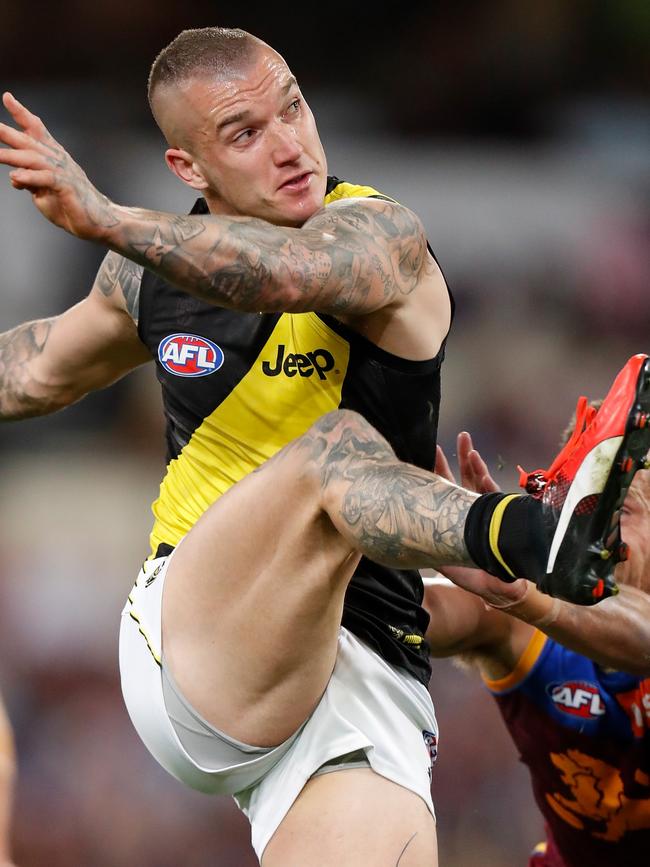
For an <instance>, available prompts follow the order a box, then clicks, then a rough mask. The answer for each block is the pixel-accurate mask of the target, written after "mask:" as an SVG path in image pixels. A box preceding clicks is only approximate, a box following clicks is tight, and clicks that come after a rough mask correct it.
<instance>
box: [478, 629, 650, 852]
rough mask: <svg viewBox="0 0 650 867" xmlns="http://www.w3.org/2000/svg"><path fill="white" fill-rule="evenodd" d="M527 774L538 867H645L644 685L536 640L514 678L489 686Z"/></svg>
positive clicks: (649, 831)
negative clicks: (537, 827) (542, 830)
mask: <svg viewBox="0 0 650 867" xmlns="http://www.w3.org/2000/svg"><path fill="white" fill-rule="evenodd" d="M486 684H487V686H488V688H489V689H490V691H491V692H492V694H493V696H494V698H495V699H496V702H497V704H498V706H499V710H500V711H501V714H502V716H503V719H504V720H505V723H506V725H507V726H508V729H509V731H510V734H511V736H512V739H513V740H514V742H515V744H516V746H517V748H518V750H519V753H520V756H521V760H522V761H523V762H524V764H525V765H527V766H528V768H529V770H530V775H531V780H532V784H533V792H534V795H535V800H536V801H537V805H538V806H539V808H540V810H541V811H542V813H543V815H544V819H545V823H546V828H547V834H548V843H547V846H546V852H545V854H544V852H543V850H544V847H543V846H542V847H540V851H539V854H538V855H536V856H534V857H533V858H532V859H531V862H530V863H531V865H532V864H539V865H544V867H614V865H616V867H647V865H648V864H650V678H642V677H635V676H633V675H629V674H623V673H622V672H619V671H610V670H606V669H602V668H600V666H598V665H596V663H594V662H591V660H589V659H587V658H586V657H584V656H581V655H580V654H578V653H574V652H573V651H571V650H567V649H566V648H565V647H562V646H561V645H560V644H557V643H556V642H555V641H553V640H552V639H550V638H547V637H546V636H544V635H542V633H541V632H537V631H536V632H535V634H534V636H533V638H532V639H531V641H530V643H529V645H528V648H527V649H526V651H525V653H524V655H523V656H522V658H521V660H520V661H519V663H518V665H517V667H516V669H515V670H514V672H512V674H510V675H509V676H508V677H505V678H503V679H501V680H498V681H486Z"/></svg>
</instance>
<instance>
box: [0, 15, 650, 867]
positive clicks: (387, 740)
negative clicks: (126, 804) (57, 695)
mask: <svg viewBox="0 0 650 867" xmlns="http://www.w3.org/2000/svg"><path fill="white" fill-rule="evenodd" d="M149 94H150V101H151V106H152V109H153V112H154V115H155V117H156V120H157V121H158V123H159V125H160V127H161V129H162V130H163V133H164V134H165V136H166V138H167V141H168V144H169V148H168V150H167V151H166V160H167V164H168V166H169V167H170V169H171V170H172V171H173V172H174V173H175V174H176V175H177V176H178V177H179V178H181V180H183V181H184V182H185V183H186V184H188V185H189V186H190V187H191V188H193V189H194V190H197V191H200V192H201V193H202V194H203V196H204V199H201V200H200V201H199V202H198V203H197V205H196V207H195V209H194V213H193V215H191V216H189V217H179V216H172V215H168V214H161V213H155V212H148V211H142V210H139V209H132V208H122V207H120V206H117V205H115V204H114V203H112V202H111V201H110V200H109V199H107V198H106V197H105V196H104V195H102V194H101V193H99V192H98V191H97V190H96V189H95V188H94V187H93V186H92V184H91V183H90V182H89V181H88V179H87V178H86V176H85V175H84V174H83V172H82V170H81V169H80V168H79V166H77V165H76V163H74V161H73V160H72V159H71V158H70V156H69V155H68V154H67V153H66V152H65V150H64V149H63V148H62V147H61V146H60V145H59V144H58V143H57V142H56V141H55V140H54V139H53V138H52V137H51V135H50V134H49V132H48V131H47V129H46V128H45V127H44V126H43V124H42V123H41V121H40V120H39V119H38V118H36V117H35V116H34V115H32V114H31V113H30V112H29V111H28V110H27V109H26V108H24V107H23V106H22V105H20V103H18V102H17V101H16V100H15V99H14V98H13V97H12V96H10V95H9V94H6V95H5V97H4V104H5V106H6V108H7V109H8V110H9V112H10V114H11V115H12V117H13V119H14V121H15V123H16V125H17V126H18V127H19V129H14V128H12V127H10V126H7V125H0V140H1V141H2V142H3V143H4V144H5V145H7V148H6V149H4V150H2V151H0V161H1V162H4V163H6V164H8V165H11V166H13V170H12V172H11V173H10V177H11V181H12V184H13V185H14V187H16V188H18V189H27V190H29V191H30V192H31V193H32V196H33V200H34V203H35V204H36V206H37V207H38V208H39V209H40V210H41V211H42V213H43V214H45V216H47V217H48V218H49V219H50V220H52V221H53V222H54V223H55V224H57V225H60V226H62V227H64V228H66V229H67V230H68V231H71V232H72V233H73V234H76V235H77V236H79V237H81V238H86V239H89V240H94V241H97V242H99V243H102V244H105V245H106V246H108V247H110V248H111V249H112V250H113V251H119V253H121V254H123V255H125V256H126V257H127V259H132V260H133V262H134V263H135V264H132V262H130V261H127V259H124V258H122V256H121V255H116V254H115V253H114V252H113V253H109V255H108V256H107V258H106V260H105V261H104V264H103V266H102V268H101V270H100V273H99V275H98V277H97V280H96V283H95V285H94V287H93V290H92V291H91V293H90V295H89V297H88V298H87V299H85V300H84V301H82V302H81V303H80V304H78V305H77V306H76V307H74V308H72V309H71V310H69V311H67V312H66V313H64V314H62V315H61V316H59V317H56V318H54V319H51V320H46V321H43V322H37V323H28V324H26V325H24V326H20V327H19V328H17V329H14V331H13V332H10V333H9V334H7V335H4V336H3V337H2V338H0V417H5V418H16V417H24V416H28V415H36V414H40V413H45V412H49V411H53V410H55V409H58V408H60V407H62V406H66V405H67V404H69V403H71V402H72V401H74V400H77V399H79V398H80V397H82V396H83V395H84V394H85V393H86V392H87V391H89V390H90V389H93V388H98V387H102V386H104V385H106V384H108V383H109V382H112V381H113V380H114V379H116V378H117V377H119V376H121V375H123V374H124V373H126V372H128V371H129V370H131V369H132V368H134V367H136V366H137V365H139V364H142V363H145V362H146V361H147V360H149V359H151V357H154V358H155V359H156V362H157V370H158V374H159V378H160V380H161V383H162V385H163V394H164V401H165V411H166V414H167V422H168V444H169V458H170V460H169V464H168V469H167V474H166V476H165V478H164V480H163V482H162V485H161V490H160V497H159V499H158V500H157V502H156V503H155V504H154V515H155V524H154V528H153V532H152V536H151V545H152V559H150V560H149V561H148V562H147V563H146V564H145V567H144V569H143V571H142V573H141V575H140V576H139V578H138V581H137V583H136V585H135V587H134V589H133V592H132V593H131V595H130V597H129V601H128V604H127V606H126V608H125V612H124V617H123V624H122V632H121V651H120V653H121V671H122V682H123V691H124V694H125V698H126V702H127V706H128V708H129V712H130V714H131V717H132V719H133V721H134V724H135V726H136V728H137V729H138V731H139V733H140V735H141V736H142V738H143V740H144V742H145V743H146V744H147V746H148V747H149V749H150V750H151V751H152V753H153V754H154V755H155V756H156V757H157V758H158V760H159V761H160V762H161V763H162V764H163V765H164V766H165V767H166V768H167V769H168V770H169V771H170V772H171V773H173V774H175V775H176V776H178V777H179V778H180V779H183V780H184V781H185V782H187V783H188V784H189V785H192V786H195V787H196V788H200V789H204V790H206V791H212V792H232V793H236V794H237V800H238V802H239V804H240V805H241V807H242V808H243V809H244V810H245V812H246V813H247V815H248V816H249V818H250V820H251V823H252V833H253V844H254V846H255V849H256V851H257V852H258V855H260V857H262V854H263V858H264V864H265V867H274V865H277V864H282V865H287V864H296V865H297V864H300V865H305V864H318V865H329V864H337V865H341V867H344V865H348V864H349V865H352V864H355V865H356V864H358V863H365V864H381V863H390V864H394V863H395V864H396V863H399V864H400V867H409V865H426V867H431V865H432V864H434V863H436V854H435V849H436V846H435V825H434V822H433V806H432V803H431V795H430V786H429V770H430V761H431V749H432V745H433V743H434V741H435V736H436V723H435V717H434V714H433V708H432V706H431V703H430V698H429V695H428V692H427V689H426V683H427V681H428V676H429V666H428V661H427V655H426V651H425V649H424V644H423V639H422V636H423V633H424V630H425V628H426V615H425V614H424V612H423V610H422V609H421V607H420V605H419V602H420V600H421V594H422V585H421V581H420V578H419V575H418V574H417V572H415V571H413V570H414V569H415V567H426V566H436V565H439V564H441V563H450V562H452V563H457V564H470V563H476V564H477V565H480V566H481V567H484V568H487V569H489V570H491V571H493V572H494V573H495V574H497V575H500V576H502V577H504V578H505V579H506V580H510V579H511V578H512V577H514V575H532V576H533V577H539V579H540V582H542V583H543V585H544V587H545V588H546V589H549V590H551V591H553V592H555V593H558V594H563V595H568V596H569V597H572V598H576V599H577V600H579V601H582V602H587V603H593V602H595V601H597V599H599V598H601V597H602V596H605V595H607V594H609V593H611V592H612V591H613V590H614V584H613V579H612V564H613V562H615V561H616V559H617V556H618V554H617V551H618V539H617V534H616V526H617V518H616V511H615V506H616V503H617V501H618V500H619V499H620V496H621V495H622V493H624V491H625V490H626V488H627V486H628V485H629V482H630V480H631V479H632V477H633V474H634V472H635V470H636V458H637V457H639V456H640V454H641V453H643V454H645V451H646V450H647V447H648V445H650V437H649V436H648V428H647V426H645V425H644V424H642V423H641V421H638V424H637V421H635V420H637V417H638V419H641V418H643V419H645V413H646V412H647V410H648V409H650V396H649V395H650V387H649V386H650V382H649V380H650V375H649V373H648V371H649V368H650V365H649V363H648V359H647V357H646V356H637V357H635V358H633V359H631V361H630V363H629V364H628V365H626V367H625V369H624V370H623V372H622V373H621V375H620V376H619V378H618V380H617V383H618V385H617V388H616V394H615V397H614V398H613V399H612V424H611V425H610V426H609V427H607V428H606V429H604V428H603V429H598V430H596V431H593V432H592V433H593V434H595V436H592V435H591V434H590V435H589V436H587V437H586V438H585V439H584V440H583V441H582V444H581V445H582V450H581V455H582V459H581V461H580V462H579V466H581V467H583V469H584V470H585V473H586V475H587V476H588V480H587V483H586V485H585V484H583V476H584V475H585V473H578V476H577V478H579V480H580V481H579V488H575V487H574V486H573V485H571V484H569V485H568V488H569V490H570V491H572V492H573V495H576V493H578V492H579V493H580V498H581V497H582V495H583V494H586V493H588V494H593V498H592V499H591V500H590V504H591V506H592V507H593V506H596V508H595V509H594V508H591V509H589V510H588V511H587V514H586V515H584V514H582V513H578V512H576V510H575V509H574V506H573V505H571V504H570V505H569V506H568V507H567V509H565V510H564V514H563V516H562V517H561V520H560V521H559V522H558V515H557V513H556V512H557V507H558V506H559V505H560V502H559V497H558V498H556V500H554V501H553V502H548V503H540V502H538V501H537V500H535V499H534V498H532V497H524V496H511V497H506V496H504V495H501V494H489V495H485V496H480V497H478V496H477V495H475V494H471V493H469V492H467V491H463V490H461V489H458V488H456V487H454V486H452V485H450V484H449V483H447V482H445V481H444V480H442V479H440V478H438V477H436V476H435V475H433V474H431V473H430V472H427V471H426V470H424V469H421V467H425V466H431V465H432V463H433V454H432V450H433V447H434V446H433V443H434V441H435V430H436V426H437V417H438V404H439V376H440V364H441V362H442V358H443V353H444V341H445V337H446V334H447V331H448V329H449V325H450V320H451V300H450V296H449V293H448V290H447V287H446V285H445V282H444V279H443V277H442V274H441V272H440V269H439V268H438V266H437V264H436V262H435V260H434V259H433V257H432V256H431V255H430V254H429V253H428V251H427V244H426V239H425V236H424V232H423V229H422V226H421V224H420V222H419V220H418V219H417V217H415V215H414V214H412V213H411V212H410V211H408V210H407V209H406V208H404V207H402V206H400V205H398V204H397V203H395V202H394V201H392V200H391V199H388V198H387V197H385V196H381V195H379V194H378V193H376V191H374V190H373V189H371V188H368V187H360V186H355V185H351V184H347V183H342V182H340V181H338V180H337V179H335V178H328V176H327V171H326V162H325V155H324V153H323V149H322V146H321V143H320V140H319V138H318V134H317V131H316V126H315V123H314V119H313V116H312V114H311V112H310V110H309V108H308V106H307V104H306V102H305V100H304V98H303V96H302V94H301V92H300V90H299V88H298V85H297V82H296V80H295V78H294V77H293V75H292V74H291V72H290V70H289V69H288V67H287V65H286V63H285V62H284V60H283V59H282V58H281V57H280V56H279V55H278V54H277V52H275V51H274V50H273V49H272V48H270V47H269V46H268V45H266V44H265V43H263V42H261V41H260V40H258V39H256V38H255V37H253V36H251V35H250V34H247V33H245V32H243V31H238V30H225V29H220V28H208V29H205V30H200V31H186V32H184V33H183V34H181V35H180V36H179V37H178V38H177V39H176V40H174V42H172V43H171V45H169V46H168V47H167V48H166V49H165V50H164V51H163V52H162V53H161V55H160V56H159V57H158V59H157V60H156V62H155V63H154V66H153V69H152V73H151V77H150V87H149ZM143 268H147V269H148V270H147V271H146V272H144V271H143ZM136 319H137V320H138V323H137V328H136V325H135V320H136ZM337 408H343V409H337ZM332 410H335V411H332ZM350 410H356V411H357V412H351V411H350ZM635 425H636V427H635ZM633 429H634V430H633ZM637 434H638V435H637ZM642 448H643V452H641V451H640V450H641V449H642ZM621 450H622V452H623V453H624V454H625V455H626V456H627V455H628V453H629V455H630V457H631V462H630V466H629V467H628V466H627V465H626V467H625V468H623V467H622V466H620V465H619V464H620V461H618V460H617V455H619V456H620V454H621ZM404 461H408V463H404ZM579 466H573V467H571V472H572V473H573V474H575V473H576V471H577V470H578V469H579ZM592 468H593V470H594V471H593V472H592V471H591V469H592ZM565 469H566V467H565ZM566 487H567V486H563V487H562V489H561V490H562V491H564V490H565V489H566ZM551 488H554V486H553V485H551ZM557 490H558V492H560V488H559V487H558V488H557ZM571 502H572V501H571ZM547 519H548V524H549V527H550V531H549V533H548V534H547V532H546V521H547ZM599 546H600V547H599ZM601 549H602V550H606V551H607V552H608V553H609V554H611V557H610V558H609V559H608V560H606V559H603V558H601V557H600V551H601ZM596 550H597V552H598V553H596V554H594V551H596ZM362 555H365V556H366V557H367V558H369V559H362ZM377 564H382V565H381V566H378V565H377ZM409 570H410V571H409ZM163 588H164V594H163ZM342 618H343V627H341V619H342ZM327 770H330V771H331V770H334V771H341V770H345V773H324V771H327ZM333 828H335V829H336V833H335V834H333V833H332V829H333Z"/></svg>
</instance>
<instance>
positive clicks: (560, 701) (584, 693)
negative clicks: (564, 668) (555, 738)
mask: <svg viewBox="0 0 650 867" xmlns="http://www.w3.org/2000/svg"><path fill="white" fill-rule="evenodd" d="M546 691H547V693H548V694H549V696H550V698H551V701H552V702H553V704H554V705H555V707H556V708H557V709H558V710H561V711H562V712H563V713H566V714H569V715H570V716H577V717H581V718H582V719H598V717H599V716H602V715H603V714H604V713H606V712H607V708H606V707H605V704H604V702H603V700H602V698H601V696H600V691H599V689H598V687H597V686H596V684H594V683H589V682H587V681H583V680H566V681H564V682H563V683H550V684H549V685H548V686H547V687H546Z"/></svg>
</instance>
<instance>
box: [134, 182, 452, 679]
mask: <svg viewBox="0 0 650 867" xmlns="http://www.w3.org/2000/svg"><path fill="white" fill-rule="evenodd" d="M368 196H370V197H378V198H384V199H385V198H386V197H385V196H382V195H380V194H379V193H378V192H377V191H376V190H374V189H372V188H371V187H364V186H357V185H354V184H349V183H345V182H342V181H339V180H338V179H337V178H329V179H328V186H327V195H326V197H325V202H324V204H325V205H328V204H330V203H331V202H334V201H338V200H340V199H344V198H352V197H354V198H359V197H368ZM389 201H392V200H389ZM192 213H208V210H207V206H206V203H205V201H204V200H199V201H198V202H197V204H196V205H195V208H194V210H193V212H192ZM138 331H139V334H140V338H141V340H142V341H143V342H144V343H145V345H146V346H147V347H148V348H149V350H150V351H151V354H152V356H153V358H154V359H155V362H156V370H157V376H158V380H159V381H160V384H161V386H162V393H163V405H164V412H165V416H166V436H167V446H168V464H167V472H166V474H165V476H164V478H163V480H162V483H161V487H160V495H159V497H158V499H157V500H156V502H155V503H154V504H153V513H154V517H155V522H154V526H153V530H152V533H151V556H155V555H157V554H158V555H160V554H164V553H167V552H169V551H170V550H171V549H172V548H173V547H174V546H175V545H177V544H178V542H179V541H180V539H181V538H182V537H183V536H184V535H185V533H187V531H188V530H189V529H190V528H191V527H192V526H193V525H194V524H195V522H196V521H197V520H198V518H199V517H200V516H201V514H202V513H203V512H204V511H205V510H206V509H207V508H208V507H209V506H210V504H211V503H213V502H214V501H215V500H216V499H217V498H218V497H220V496H221V495H222V494H224V493H225V492H226V491H227V490H228V489H229V488H230V487H231V486H232V485H234V484H235V483H236V482H237V481H239V480H240V479H242V478H243V477H244V476H246V475H247V474H248V473H250V472H252V471H253V470H254V469H255V468H256V467H259V466H260V464H262V463H263V462H264V461H266V460H267V459H268V458H270V457H271V456H272V455H274V454H275V453H276V452H277V451H279V450H280V449H281V448H282V447H283V446H284V445H285V444H286V443H288V442H289V441H291V440H292V439H294V438H296V437H298V436H300V435H301V434H302V433H304V432H305V431H306V430H307V428H309V427H310V425H312V424H313V423H314V422H315V421H316V420H317V419H318V418H319V417H320V416H322V415H323V414H325V413H327V412H329V411H330V410H333V409H336V408H338V407H341V408H348V409H353V410H356V411H357V412H359V413H361V414H362V415H363V416H365V417H366V418H367V419H368V421H369V422H370V423H371V424H372V425H374V426H375V428H377V430H379V432H380V433H381V434H383V436H384V437H386V439H387V440H388V441H389V442H390V444H391V445H392V447H393V448H394V450H395V452H396V453H397V455H398V457H399V458H401V459H402V460H405V461H408V462H410V463H413V464H417V465H418V466H420V467H425V468H427V469H431V468H433V465H434V462H435V456H436V452H435V449H436V433H437V425H438V408H439V404H440V365H441V363H442V360H443V356H444V347H443V348H442V349H441V350H440V352H439V353H438V354H437V355H436V357H435V358H431V359H430V360H425V361H408V360H405V359H403V358H399V357H397V356H395V355H392V354H391V353H388V352H385V351H384V350H382V349H380V348H379V347H377V346H375V345H374V344H373V343H370V342H369V341H368V340H366V339H365V338H364V337H362V336H361V335H359V334H357V333H356V332H354V331H351V330H350V329H348V328H346V327H345V326H344V325H343V324H341V323H340V322H338V321H337V320H336V319H334V318H333V317H331V316H325V315H321V314H318V313H313V312H308V313H259V314H258V313H242V312H239V311H236V310H227V309H223V308H219V307H215V306H214V305H210V304H207V303H205V302H203V301H200V300H199V299H197V298H194V297H193V296H191V295H189V294H188V293H186V292H183V291H181V290H179V289H177V288H175V287H174V286H172V285H170V284H168V283H166V282H165V281H164V280H162V279H161V278H159V277H157V276H156V275H154V274H152V273H150V272H147V271H145V274H144V276H143V280H142V287H141V293H140V307H139V320H138ZM268 506H269V509H287V510H289V509H291V507H292V506H291V503H290V502H283V501H282V500H278V501H277V502H270V503H269V504H268ZM243 519H245V516H243ZM422 594H423V589H422V581H421V578H420V575H419V573H418V572H417V571H415V570H397V569H390V568H386V567H383V566H378V565H377V564H375V563H371V562H370V561H368V560H365V559H364V560H362V561H361V563H360V565H359V567H358V569H357V571H356V574H355V575H354V577H353V579H352V581H351V583H350V586H349V588H348V592H347V596H346V603H345V609H344V614H343V624H344V625H345V626H346V627H347V628H349V629H350V630H351V631H352V632H354V633H355V634H356V635H358V636H359V637H360V638H362V639H363V640H364V641H366V642H367V643H368V644H369V645H370V646H371V647H373V648H374V649H375V650H377V651H378V652H379V653H380V654H381V655H382V656H383V657H384V659H386V660H387V661H388V662H391V663H393V664H395V665H398V666H402V667H404V668H406V669H408V670H409V671H410V672H411V673H412V674H413V675H414V676H415V677H417V678H418V679H419V680H420V681H421V682H422V683H424V684H425V685H426V684H427V683H428V680H429V676H430V667H429V661H428V653H427V650H426V645H425V643H424V640H423V635H424V632H425V630H426V627H427V625H428V615H427V614H426V612H425V611H424V609H423V608H421V606H420V603H421V601H422Z"/></svg>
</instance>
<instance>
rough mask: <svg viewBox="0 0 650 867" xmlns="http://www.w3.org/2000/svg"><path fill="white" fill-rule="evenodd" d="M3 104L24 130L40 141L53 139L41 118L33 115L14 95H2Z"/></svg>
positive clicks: (6, 93)
mask: <svg viewBox="0 0 650 867" xmlns="http://www.w3.org/2000/svg"><path fill="white" fill-rule="evenodd" d="M2 102H3V105H4V107H5V108H6V109H7V111H8V112H9V114H10V115H11V116H12V118H13V119H14V120H15V121H16V123H17V124H18V125H19V126H21V127H22V128H23V129H24V130H26V131H27V132H29V133H30V134H31V135H34V136H36V137H37V138H40V139H51V138H52V136H51V135H50V133H49V131H48V129H47V127H46V126H45V124H44V123H43V121H42V120H41V119H40V117H38V116H37V115H35V114H33V113H32V112H31V111H30V110H29V109H28V108H26V107H25V106H24V105H23V104H22V103H20V102H18V100H17V99H16V97H15V96H14V95H13V94H12V93H9V91H5V93H3V94H2Z"/></svg>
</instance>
